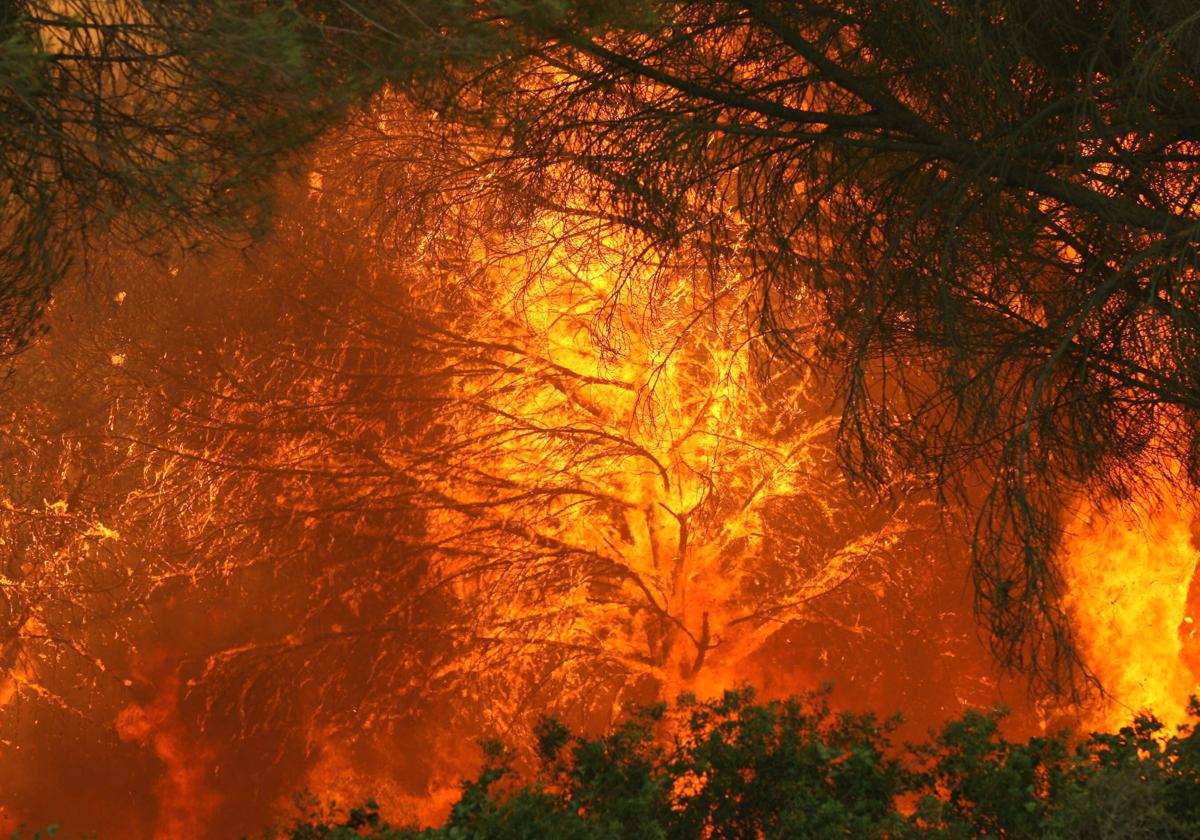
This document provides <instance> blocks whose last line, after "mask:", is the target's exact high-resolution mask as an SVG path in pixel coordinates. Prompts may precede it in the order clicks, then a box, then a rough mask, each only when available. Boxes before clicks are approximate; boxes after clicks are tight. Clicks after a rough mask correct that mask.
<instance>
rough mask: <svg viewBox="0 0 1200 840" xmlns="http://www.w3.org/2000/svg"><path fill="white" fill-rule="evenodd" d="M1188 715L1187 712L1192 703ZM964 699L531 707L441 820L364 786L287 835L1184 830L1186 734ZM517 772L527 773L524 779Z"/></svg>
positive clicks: (1192, 745)
mask: <svg viewBox="0 0 1200 840" xmlns="http://www.w3.org/2000/svg"><path fill="white" fill-rule="evenodd" d="M1191 712H1192V714H1193V715H1200V706H1198V705H1197V704H1196V703H1195V702H1194V701H1193V705H1192V708H1191ZM1002 717H1003V714H1002V712H992V713H988V714H984V713H980V712H968V713H967V714H966V715H964V716H963V717H962V718H961V719H959V720H956V721H953V722H951V723H949V724H947V725H946V726H945V728H944V729H943V730H942V731H941V733H940V734H938V735H937V736H936V737H934V738H932V739H931V740H930V741H928V742H926V743H923V744H919V745H916V746H912V745H908V746H906V747H905V748H903V749H897V748H894V747H893V746H892V744H891V743H890V742H889V733H890V732H891V731H892V730H893V727H894V721H887V722H880V721H878V720H876V719H875V718H874V717H872V716H870V715H865V716H859V715H851V714H834V713H832V712H831V711H830V710H829V708H828V706H827V705H826V704H825V701H824V697H823V696H822V695H820V694H816V695H810V696H808V697H805V698H803V699H791V700H787V701H780V702H771V703H756V702H754V696H753V693H752V692H751V691H749V690H742V691H738V692H730V693H727V694H726V695H725V696H724V697H723V698H722V699H720V700H715V701H711V702H699V701H696V700H694V699H691V698H687V697H684V698H681V700H680V702H679V703H678V704H677V705H676V706H675V707H674V708H672V709H671V710H669V711H668V710H667V709H666V708H665V707H656V708H652V709H648V710H645V711H643V712H641V713H640V714H638V715H636V716H635V717H633V718H632V719H631V720H629V721H628V722H627V723H625V724H624V725H622V726H620V727H618V728H617V729H616V730H615V731H613V732H612V733H611V734H609V735H606V736H603V737H599V738H589V737H585V736H576V735H572V734H571V733H570V732H568V731H567V730H566V729H565V728H563V727H562V726H561V725H559V724H557V723H555V722H553V721H547V722H546V723H544V724H543V726H542V727H541V729H540V732H539V745H538V750H537V753H538V758H537V760H536V768H535V769H534V770H533V771H532V772H530V773H528V774H524V773H519V772H518V771H516V770H514V761H513V759H512V756H511V754H509V753H506V752H504V751H503V750H502V749H499V748H493V749H492V750H491V753H490V755H491V760H490V761H489V765H488V767H487V769H485V770H484V771H483V772H482V774H481V775H480V776H479V777H478V778H477V779H476V780H475V781H473V782H469V783H467V784H465V785H464V787H463V795H462V798H461V799H460V800H459V801H458V803H457V804H456V805H455V806H454V808H453V811H452V812H451V814H450V817H449V819H448V821H447V822H446V824H445V825H443V826H441V827H440V828H433V829H426V830H416V829H404V828H394V827H391V826H388V825H387V824H386V823H385V822H384V821H383V820H382V819H381V817H380V814H379V808H378V806H377V805H376V804H375V803H374V802H368V803H366V805H364V806H363V807H361V808H358V809H355V810H354V811H351V812H350V814H349V815H348V816H345V815H344V816H342V817H339V818H331V817H326V818H324V819H309V820H306V821H300V822H297V823H295V824H294V825H293V826H291V827H290V828H289V829H287V831H286V836H287V837H288V838H289V840H348V838H351V837H360V836H368V837H378V838H388V840H402V838H428V840H435V838H444V840H459V838H478V839H479V840H482V839H483V838H494V839H495V840H509V839H510V838H511V839H512V840H517V838H531V839H532V838H551V837H577V838H662V840H690V838H700V837H705V838H730V839H731V840H732V838H832V837H846V838H895V840H901V838H941V840H958V839H959V838H963V840H965V838H972V837H1007V838H1044V840H1067V838H1084V837H1087V838H1090V840H1106V839H1111V840H1116V839H1117V838H1141V837H1145V838H1151V837H1153V838H1186V837H1195V836H1197V834H1198V833H1200V734H1197V733H1196V732H1195V730H1193V729H1191V728H1188V727H1185V728H1182V729H1181V730H1180V731H1179V732H1178V733H1177V734H1175V735H1173V736H1166V735H1165V733H1163V732H1162V731H1161V729H1162V726H1161V724H1159V723H1158V722H1157V721H1156V720H1155V719H1154V718H1152V717H1149V716H1139V717H1137V718H1135V720H1134V722H1133V723H1132V724H1131V725H1130V726H1128V727H1125V728H1122V729H1121V730H1120V731H1118V732H1115V733H1094V734H1092V735H1091V736H1090V737H1088V738H1087V739H1084V740H1080V739H1075V738H1072V737H1070V736H1069V735H1068V734H1067V733H1061V734H1056V735H1052V736H1048V737H1042V738H1031V739H1030V740H1028V741H1025V742H1012V741H1008V740H1006V739H1005V738H1004V737H1002V736H1001V735H1000V733H999V727H998V724H999V721H1000V720H1001V718H1002ZM518 778H525V779H528V781H526V782H525V783H524V784H519V783H518V782H517V779H518Z"/></svg>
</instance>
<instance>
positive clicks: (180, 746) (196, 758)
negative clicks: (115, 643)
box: [115, 666, 221, 840]
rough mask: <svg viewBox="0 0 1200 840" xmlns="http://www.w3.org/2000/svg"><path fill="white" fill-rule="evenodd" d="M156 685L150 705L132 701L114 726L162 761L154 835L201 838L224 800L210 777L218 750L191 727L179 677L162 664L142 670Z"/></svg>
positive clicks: (170, 839)
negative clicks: (183, 709)
mask: <svg viewBox="0 0 1200 840" xmlns="http://www.w3.org/2000/svg"><path fill="white" fill-rule="evenodd" d="M142 679H144V680H145V681H146V682H147V684H149V685H150V686H152V687H153V696H152V697H151V699H150V701H149V702H148V703H145V704H141V705H139V704H130V705H128V706H126V707H125V708H123V709H121V711H120V712H118V713H117V717H116V721H115V726H116V730H117V734H118V735H119V736H120V737H121V739H122V740H126V741H135V742H137V743H139V744H143V745H146V746H149V747H150V748H151V749H152V750H153V752H154V755H155V756H156V757H157V758H158V759H159V761H161V762H162V766H163V773H162V776H161V778H160V779H159V781H158V782H157V784H156V785H155V794H156V796H157V798H158V815H157V819H156V823H155V826H156V827H155V830H154V838H155V840H178V838H181V837H202V836H204V835H205V833H206V832H207V831H208V829H209V828H210V826H209V821H210V819H211V818H212V816H213V814H214V813H215V811H216V810H217V807H218V806H219V804H220V800H221V797H220V795H219V794H218V793H217V792H216V791H214V790H213V789H212V786H211V783H210V781H209V776H210V774H211V772H212V765H213V762H214V753H213V752H212V750H211V749H210V748H208V747H207V746H205V745H203V744H201V743H199V742H198V741H197V740H196V739H195V738H194V737H193V736H192V735H191V733H190V732H189V731H188V727H187V725H186V724H185V723H184V721H183V720H182V719H181V717H180V712H179V677H178V675H177V674H175V673H170V672H164V669H163V667H162V666H160V667H158V668H154V669H151V671H150V673H149V674H148V675H143V676H142Z"/></svg>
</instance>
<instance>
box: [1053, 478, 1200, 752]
mask: <svg viewBox="0 0 1200 840" xmlns="http://www.w3.org/2000/svg"><path fill="white" fill-rule="evenodd" d="M1176 486H1178V485H1176V484H1175V483H1174V482H1170V481H1168V480H1166V479H1164V480H1163V481H1162V483H1161V484H1160V485H1159V486H1158V487H1155V488H1152V489H1151V490H1150V491H1149V492H1145V493H1143V494H1142V495H1140V496H1139V497H1138V498H1137V499H1135V500H1134V501H1133V502H1132V503H1127V504H1124V505H1117V504H1110V505H1103V504H1099V503H1096V502H1087V501H1085V502H1083V503H1081V504H1080V505H1079V507H1078V509H1077V511H1076V512H1075V514H1074V517H1073V524H1072V526H1071V527H1069V528H1068V536H1067V538H1066V540H1065V543H1064V546H1063V552H1062V557H1063V569H1064V577H1065V582H1066V587H1067V597H1066V599H1065V600H1066V606H1067V607H1068V609H1069V611H1070V613H1071V615H1072V616H1073V617H1074V620H1075V622H1076V628H1077V632H1078V635H1079V640H1080V642H1081V644H1082V648H1083V653H1084V657H1085V662H1086V663H1087V665H1088V666H1089V668H1090V669H1091V670H1092V671H1093V672H1094V673H1095V675H1096V676H1097V677H1098V678H1099V680H1100V682H1101V684H1102V686H1103V688H1104V689H1105V691H1106V692H1107V695H1108V696H1107V697H1105V698H1102V699H1101V700H1100V701H1099V702H1098V703H1097V704H1096V705H1095V706H1093V707H1092V708H1090V709H1088V710H1087V711H1086V712H1085V720H1086V721H1087V722H1088V723H1089V724H1090V725H1092V726H1094V727H1101V728H1115V727H1119V726H1123V725H1125V724H1127V723H1128V722H1129V718H1130V716H1131V714H1132V713H1134V712H1139V711H1144V710H1149V711H1152V712H1153V713H1154V714H1155V715H1156V716H1158V717H1159V719H1160V720H1162V721H1163V722H1164V723H1167V724H1168V725H1169V726H1174V725H1176V724H1179V723H1182V722H1184V720H1185V717H1186V715H1185V710H1186V708H1187V703H1188V698H1189V696H1190V695H1192V694H1198V693H1200V684H1198V683H1200V672H1197V671H1196V670H1195V666H1196V665H1197V664H1200V662H1198V661H1197V657H1196V654H1197V650H1198V648H1197V642H1198V641H1200V640H1196V639H1194V633H1195V627H1196V624H1195V622H1196V620H1198V619H1200V600H1197V598H1196V597H1195V594H1192V596H1191V597H1189V593H1194V586H1193V581H1194V579H1195V576H1196V568H1197V560H1198V559H1200V553H1198V551H1197V546H1196V543H1195V537H1194V525H1195V522H1196V513H1197V511H1196V507H1195V505H1194V504H1192V503H1190V502H1188V501H1187V500H1185V499H1183V498H1181V497H1180V494H1179V492H1178V491H1177V490H1176V489H1175V487H1176Z"/></svg>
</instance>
